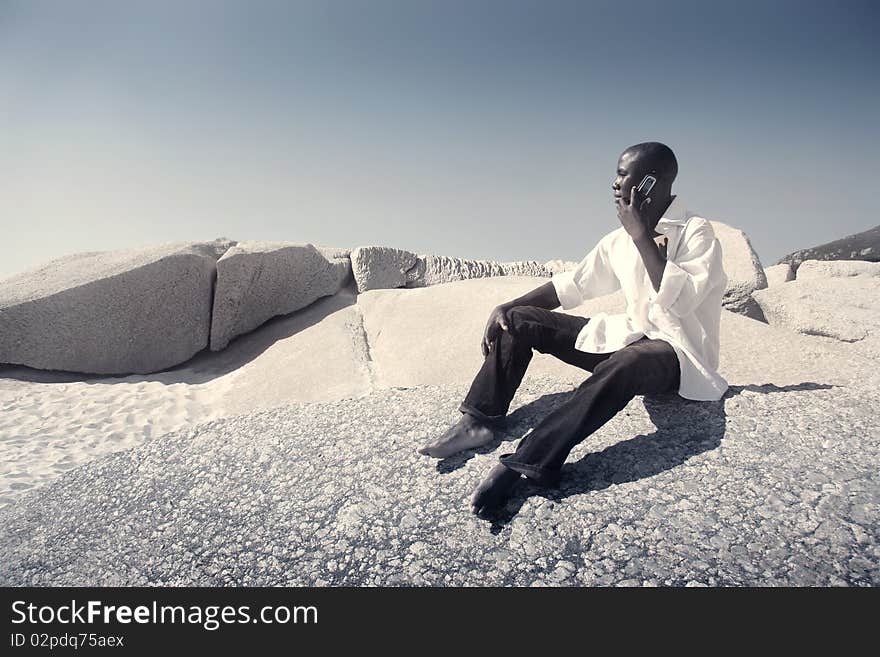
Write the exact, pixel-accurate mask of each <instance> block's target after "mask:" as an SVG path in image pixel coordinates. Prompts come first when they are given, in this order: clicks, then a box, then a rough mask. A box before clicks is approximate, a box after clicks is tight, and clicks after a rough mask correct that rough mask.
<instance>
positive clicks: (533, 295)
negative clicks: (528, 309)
mask: <svg viewBox="0 0 880 657" xmlns="http://www.w3.org/2000/svg"><path fill="white" fill-rule="evenodd" d="M501 305H502V306H503V307H504V308H507V309H510V308H513V307H514V306H537V307H538V308H546V309H547V310H553V309H554V308H558V307H559V297H557V296H556V288H555V287H554V286H553V283H552V282H547V283H544V284H543V285H542V286H541V287H537V288H535V289H534V290H532V291H531V292H527V293H526V294H524V295H522V296H521V297H518V298H516V299H514V300H513V301H508V302H507V303H502V304H501Z"/></svg>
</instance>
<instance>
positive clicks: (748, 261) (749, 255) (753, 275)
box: [709, 221, 767, 321]
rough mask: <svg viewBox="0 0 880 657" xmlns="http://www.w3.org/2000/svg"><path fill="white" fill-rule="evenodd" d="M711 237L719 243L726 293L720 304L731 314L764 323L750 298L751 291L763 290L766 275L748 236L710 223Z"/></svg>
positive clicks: (719, 224)
mask: <svg viewBox="0 0 880 657" xmlns="http://www.w3.org/2000/svg"><path fill="white" fill-rule="evenodd" d="M709 223H711V224H712V228H713V229H714V230H715V237H716V238H718V241H719V242H721V251H722V254H723V262H724V271H725V273H726V274H727V279H728V280H727V290H726V291H725V292H724V298H723V300H722V302H721V303H722V305H723V306H724V308H726V309H727V310H729V311H731V312H735V313H739V314H741V315H745V316H747V317H751V318H752V319H757V320H760V321H766V320H765V319H764V317H763V316H762V314H761V309H760V307H759V306H758V304H756V303H755V301H754V299H752V297H751V294H752V292H754V291H755V290H760V289H763V288H766V287H767V276H766V275H765V274H764V268H763V267H762V266H761V260H760V259H759V258H758V254H757V253H756V252H755V250H754V249H753V248H752V244H751V242H750V241H749V238H748V236H747V235H746V234H745V233H744V232H743V231H741V230H738V229H736V228H732V227H730V226H728V225H727V224H724V223H722V222H720V221H710V222H709Z"/></svg>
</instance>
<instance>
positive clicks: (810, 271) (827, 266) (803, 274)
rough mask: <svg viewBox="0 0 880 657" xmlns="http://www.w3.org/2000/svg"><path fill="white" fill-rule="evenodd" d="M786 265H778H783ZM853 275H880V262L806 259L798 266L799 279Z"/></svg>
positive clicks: (808, 279)
mask: <svg viewBox="0 0 880 657" xmlns="http://www.w3.org/2000/svg"><path fill="white" fill-rule="evenodd" d="M782 266H785V265H777V267H782ZM853 276H869V277H871V276H873V277H877V276H880V262H865V261H864V260H804V261H803V262H802V263H801V266H800V267H798V271H797V280H799V281H814V280H817V279H819V280H825V279H828V278H850V277H853Z"/></svg>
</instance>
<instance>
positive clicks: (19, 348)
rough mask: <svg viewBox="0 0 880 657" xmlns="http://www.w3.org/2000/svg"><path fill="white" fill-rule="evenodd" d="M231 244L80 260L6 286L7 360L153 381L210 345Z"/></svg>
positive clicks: (0, 303)
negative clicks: (219, 281) (218, 285)
mask: <svg viewBox="0 0 880 657" xmlns="http://www.w3.org/2000/svg"><path fill="white" fill-rule="evenodd" d="M231 244H234V243H233V242H232V241H231V240H215V241H214V242H201V243H174V244H163V245H158V246H150V247H145V248H136V249H126V250H119V251H104V252H89V253H77V254H73V255H69V256H65V257H62V258H58V259H56V260H53V261H51V262H49V263H47V264H45V265H43V266H41V267H38V268H36V269H32V270H30V271H26V272H23V273H21V274H18V275H16V276H13V277H12V278H8V279H6V280H5V281H2V282H0V362H3V363H14V364H19V365H27V366H28V367H34V368H38V369H46V370H65V371H70V372H83V373H89V374H147V373H150V372H156V371H159V370H163V369H166V368H168V367H172V366H174V365H177V364H179V363H182V362H184V361H186V360H188V359H189V358H191V357H192V356H193V355H194V354H195V353H196V352H198V351H200V350H202V349H204V348H205V347H206V346H207V344H208V331H209V328H210V323H211V290H212V285H213V282H214V277H215V272H216V258H217V255H218V254H219V253H222V252H224V251H225V250H226V249H227V248H228V246H230V245H231Z"/></svg>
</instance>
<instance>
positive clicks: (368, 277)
mask: <svg viewBox="0 0 880 657" xmlns="http://www.w3.org/2000/svg"><path fill="white" fill-rule="evenodd" d="M417 262H418V256H417V255H416V254H415V253H411V252H409V251H404V250H403V249H395V248H391V247H387V246H359V247H357V248H356V249H354V250H353V251H352V252H351V269H352V273H353V274H354V280H355V281H356V282H357V288H358V292H366V291H368V290H381V289H388V288H397V287H403V286H405V285H406V283H407V280H409V279H408V278H407V272H409V271H410V270H411V269H412V268H413V267H414V266H415V265H416V263H417Z"/></svg>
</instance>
